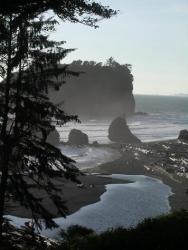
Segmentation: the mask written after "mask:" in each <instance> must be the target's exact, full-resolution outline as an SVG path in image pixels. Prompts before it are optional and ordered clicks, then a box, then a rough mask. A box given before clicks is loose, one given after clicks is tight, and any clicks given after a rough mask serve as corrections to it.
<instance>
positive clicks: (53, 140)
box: [46, 129, 60, 146]
mask: <svg viewBox="0 0 188 250" xmlns="http://www.w3.org/2000/svg"><path fill="white" fill-rule="evenodd" d="M46 141H47V142H48V143H50V144H51V145H53V146H58V145H59V142H60V136H59V133H58V132H57V130H56V129H54V131H52V132H50V134H49V135H48V136H47V139H46Z"/></svg>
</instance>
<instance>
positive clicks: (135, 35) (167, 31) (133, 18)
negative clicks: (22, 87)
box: [53, 0, 188, 95]
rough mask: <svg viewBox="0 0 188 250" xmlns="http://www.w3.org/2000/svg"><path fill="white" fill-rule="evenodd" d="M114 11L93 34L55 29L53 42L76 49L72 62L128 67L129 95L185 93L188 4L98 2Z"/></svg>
mask: <svg viewBox="0 0 188 250" xmlns="http://www.w3.org/2000/svg"><path fill="white" fill-rule="evenodd" d="M101 3H103V4H104V5H109V6H110V7H112V8H114V9H117V10H119V11H120V13H119V15H118V16H116V17H113V18H111V19H110V20H102V21H101V22H100V23H99V25H100V27H99V29H96V30H95V29H93V28H90V27H87V26H84V25H80V24H70V23H61V25H60V26H59V27H58V29H57V32H56V33H54V35H53V36H55V37H56V38H58V39H60V40H66V41H67V44H66V46H67V47H69V48H77V50H76V51H75V52H72V53H71V54H70V55H69V56H67V59H66V62H71V61H72V60H77V59H82V60H95V61H102V62H105V61H106V59H107V58H109V57H111V56H112V57H114V58H115V60H117V61H118V62H120V63H130V64H132V66H133V75H134V79H135V80H134V93H136V94H167V95H168V94H179V93H188V0H101Z"/></svg>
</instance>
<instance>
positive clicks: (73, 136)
mask: <svg viewBox="0 0 188 250" xmlns="http://www.w3.org/2000/svg"><path fill="white" fill-rule="evenodd" d="M68 143H69V144H71V145H78V146H79V145H88V143H89V139H88V136H87V135H86V134H85V133H83V132H82V131H81V130H78V129H72V130H71V131H70V134H69V139H68Z"/></svg>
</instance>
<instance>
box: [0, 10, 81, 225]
mask: <svg viewBox="0 0 188 250" xmlns="http://www.w3.org/2000/svg"><path fill="white" fill-rule="evenodd" d="M16 18H17V15H10V16H4V17H1V25H2V26H3V27H4V31H5V32H4V33H3V34H2V36H1V40H0V46H1V51H0V58H1V76H2V77H3V78H4V81H2V82H1V85H0V94H1V95H0V101H1V113H0V120H1V123H0V142H1V146H0V147H1V150H0V160H1V172H2V176H1V184H0V187H1V189H0V194H1V196H0V206H1V215H2V214H3V209H4V208H3V207H2V204H3V203H4V202H5V200H6V198H9V199H10V197H11V199H12V200H13V201H19V202H20V203H21V205H23V206H25V207H26V208H28V209H30V210H31V211H32V215H33V218H34V219H35V222H36V223H37V226H40V223H38V218H42V219H44V220H45V223H46V226H48V227H51V226H55V223H54V222H53V220H52V218H53V215H52V214H51V213H50V212H49V211H47V210H46V208H45V207H44V206H43V205H42V197H37V198H36V197H35V195H34V194H33V193H32V192H31V191H30V188H29V183H30V185H31V184H34V185H35V186H36V187H37V188H38V189H44V190H45V192H46V193H47V195H48V197H49V198H50V199H51V200H52V202H53V203H54V204H55V205H56V207H57V210H58V212H59V214H61V215H63V216H64V215H65V213H66V209H65V206H64V203H63V201H62V200H61V199H60V197H59V196H58V191H59V190H58V189H57V188H56V187H55V185H54V184H53V181H52V177H54V176H59V177H63V176H64V177H66V178H69V179H72V180H76V175H77V174H78V170H77V169H76V167H74V165H73V161H72V160H71V159H69V158H68V157H66V156H64V155H62V153H61V151H60V150H59V149H58V148H56V147H54V146H53V145H50V144H49V143H48V142H47V141H46V140H47V136H48V134H49V133H50V132H52V131H53V130H54V129H55V126H56V124H57V123H58V124H59V125H63V124H64V123H66V122H68V121H72V120H77V117H76V116H70V115H69V116H68V115H66V114H65V112H64V111H63V110H62V109H60V108H59V107H58V106H55V105H53V103H51V102H50V101H49V99H48V97H47V91H48V88H50V87H51V88H57V86H60V85H61V84H62V81H61V79H59V77H58V76H59V75H60V74H61V78H62V77H63V76H64V75H67V74H71V72H70V71H67V70H66V67H64V68H58V64H59V62H60V60H61V59H63V58H64V57H65V56H66V54H67V53H69V52H70V51H72V50H67V49H64V48H63V47H62V45H63V44H64V43H63V42H55V41H51V40H49V38H48V35H47V34H46V32H50V31H52V30H53V29H54V25H55V23H56V21H55V20H53V19H47V20H44V19H43V18H38V19H36V20H29V19H28V20H26V21H25V22H24V23H23V22H21V23H19V25H16V24H15V22H17V19H16ZM4 34H7V36H6V35H5V36H4V37H3V35H4ZM14 70H17V72H16V73H14ZM52 77H53V80H52ZM25 174H26V175H29V176H27V177H25ZM28 177H29V178H30V179H31V180H30V181H29V180H28ZM3 198H4V200H3ZM3 205H4V204H3Z"/></svg>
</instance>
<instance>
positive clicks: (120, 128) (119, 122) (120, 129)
mask: <svg viewBox="0 0 188 250" xmlns="http://www.w3.org/2000/svg"><path fill="white" fill-rule="evenodd" d="M108 138H109V139H110V140H111V141H113V142H118V143H139V142H141V141H140V140H139V139H138V138H137V137H136V136H135V135H133V134H132V133H131V131H130V129H129V127H128V125H127V123H126V121H125V119H124V118H122V117H118V118H116V119H114V120H113V121H112V122H111V124H110V127H109V130H108Z"/></svg>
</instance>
